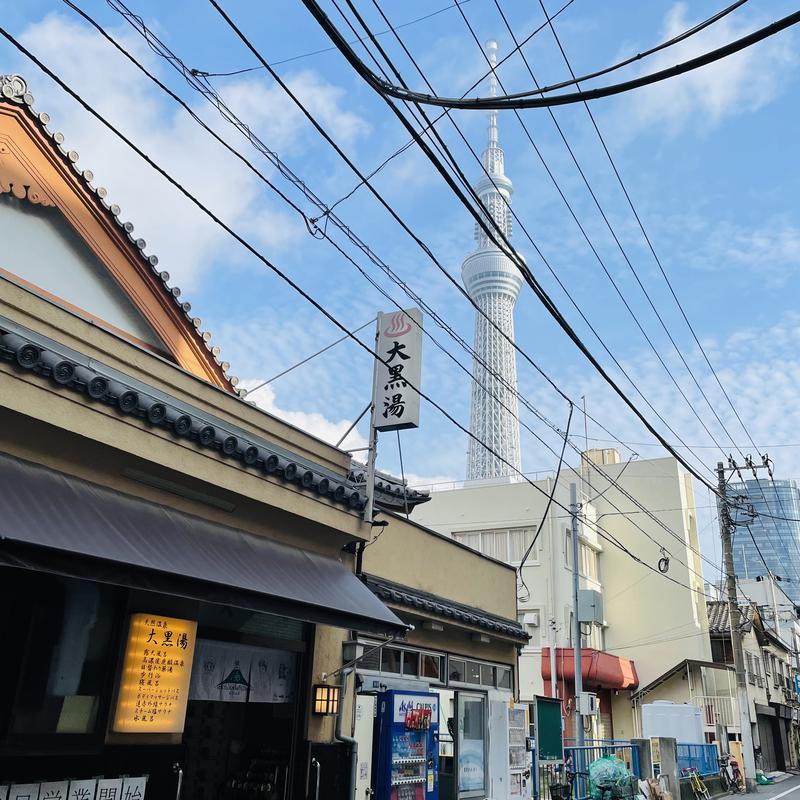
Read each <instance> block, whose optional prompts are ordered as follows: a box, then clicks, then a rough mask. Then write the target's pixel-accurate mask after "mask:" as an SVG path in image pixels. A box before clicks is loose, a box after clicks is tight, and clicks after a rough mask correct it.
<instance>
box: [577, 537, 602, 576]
mask: <svg viewBox="0 0 800 800" xmlns="http://www.w3.org/2000/svg"><path fill="white" fill-rule="evenodd" d="M580 562H581V563H580V574H581V575H583V576H584V577H585V578H590V579H591V580H594V581H596V580H598V579H599V571H598V569H597V551H595V550H594V549H593V548H591V547H590V546H589V545H588V544H584V543H583V542H581V543H580Z"/></svg>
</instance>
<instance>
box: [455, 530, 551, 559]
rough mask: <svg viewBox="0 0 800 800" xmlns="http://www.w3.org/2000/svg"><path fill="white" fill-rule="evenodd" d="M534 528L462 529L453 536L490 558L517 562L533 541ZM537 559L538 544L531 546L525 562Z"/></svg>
mask: <svg viewBox="0 0 800 800" xmlns="http://www.w3.org/2000/svg"><path fill="white" fill-rule="evenodd" d="M535 532H536V529H535V528H528V527H526V528H498V529H494V530H485V531H464V532H461V533H454V534H453V538H454V539H455V540H456V541H457V542H460V543H461V544H464V545H466V546H467V547H471V548H472V549H473V550H477V551H478V552H480V553H483V555H485V556H489V557H490V558H496V559H497V560H498V561H505V562H507V563H512V564H518V563H519V562H520V561H522V558H523V556H524V555H525V551H526V550H527V549H528V547H530V545H531V542H533V536H534V534H535ZM538 561H539V545H538V542H537V544H536V545H535V546H534V547H533V549H532V550H531V552H530V554H529V555H528V558H527V559H526V561H525V563H526V564H536V563H538Z"/></svg>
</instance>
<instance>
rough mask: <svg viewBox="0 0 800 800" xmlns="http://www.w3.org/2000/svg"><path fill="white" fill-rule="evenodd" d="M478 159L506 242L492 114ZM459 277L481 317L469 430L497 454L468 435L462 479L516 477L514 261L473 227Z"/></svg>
mask: <svg viewBox="0 0 800 800" xmlns="http://www.w3.org/2000/svg"><path fill="white" fill-rule="evenodd" d="M486 53H487V56H488V58H489V61H490V62H491V64H492V67H493V68H494V66H495V65H496V64H497V42H494V41H489V42H487V43H486ZM489 93H490V94H491V95H496V94H497V78H496V77H495V75H494V72H492V75H491V76H490V78H489ZM481 160H482V162H483V167H484V169H485V170H486V174H482V176H481V178H480V179H479V180H478V182H477V183H476V184H475V185H474V187H473V188H474V189H475V193H476V194H477V195H478V197H480V199H481V202H482V203H483V207H484V214H485V215H486V216H488V217H490V218H492V219H494V221H495V223H496V224H497V227H498V228H499V229H500V230H501V231H503V233H505V235H506V237H508V238H511V209H510V208H509V206H508V205H507V203H506V201H507V202H508V203H509V204H510V202H511V194H512V192H513V189H512V185H511V181H510V180H509V178H507V177H506V174H505V169H504V165H503V151H502V150H501V149H500V146H499V143H498V138H497V112H496V111H490V112H489V128H488V143H487V145H486V149H485V150H484V152H483V155H482V157H481ZM487 175H488V176H490V177H487ZM461 278H462V280H463V281H464V287H465V288H466V290H467V293H468V294H469V296H470V297H471V298H472V299H473V300H474V301H475V303H476V305H477V306H478V308H480V309H481V311H483V312H484V314H485V315H486V316H484V315H483V314H481V313H479V312H477V311H476V313H475V342H474V349H475V353H476V358H475V359H474V361H473V368H472V370H473V374H474V375H475V380H474V381H473V383H472V398H471V405H470V424H469V429H470V432H471V433H472V434H473V435H474V436H475V437H477V439H479V440H480V441H481V442H485V443H486V445H488V447H490V448H491V449H492V450H493V451H494V453H496V454H497V455H494V454H493V453H491V452H490V451H489V450H488V449H487V447H484V446H482V445H481V444H479V443H478V442H477V441H476V440H475V439H473V438H472V437H470V440H469V452H468V456H467V480H484V479H487V478H500V477H504V476H510V475H516V473H517V471H518V470H520V469H521V461H520V446H519V420H518V419H517V418H516V417H517V416H518V407H517V396H516V389H517V363H516V353H515V350H514V347H513V344H512V342H513V341H514V305H515V303H516V302H517V296H518V295H519V290H520V286H521V284H522V276H521V275H520V272H519V270H518V269H517V267H516V266H515V265H514V262H513V261H512V260H511V259H510V258H509V257H508V256H507V255H505V254H504V253H503V252H502V251H501V250H500V249H499V248H498V247H497V246H496V245H495V244H494V243H493V242H492V241H491V240H490V239H489V237H488V236H487V235H486V233H485V232H484V231H483V230H482V229H481V228H480V226H479V225H477V224H476V225H475V249H474V250H473V251H472V252H471V253H470V254H469V255H468V256H467V257H466V258H465V259H464V263H463V264H462V266H461ZM487 318H488V319H487ZM490 320H491V321H490ZM492 323H494V325H493V324H492ZM495 326H497V327H495ZM501 331H502V333H501ZM503 334H505V335H506V336H507V337H508V338H505V336H503ZM484 365H486V366H484ZM509 409H510V410H509ZM498 456H499V457H498ZM509 465H510V466H509Z"/></svg>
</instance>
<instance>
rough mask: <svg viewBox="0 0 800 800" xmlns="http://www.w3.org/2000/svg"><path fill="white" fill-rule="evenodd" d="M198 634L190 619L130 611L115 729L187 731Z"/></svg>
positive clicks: (122, 731) (128, 730) (149, 731)
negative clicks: (187, 712) (188, 703)
mask: <svg viewBox="0 0 800 800" xmlns="http://www.w3.org/2000/svg"><path fill="white" fill-rule="evenodd" d="M196 635H197V623H196V622H192V621H191V620H186V619H176V618H174V617H163V616H160V615H156V614H133V615H131V623H130V628H129V630H128V643H127V646H126V648H125V661H124V663H123V666H122V677H121V679H120V687H119V696H118V698H117V708H116V713H115V715H114V727H113V729H114V731H116V732H118V733H182V732H183V724H184V721H185V719H186V702H187V700H188V699H189V681H190V679H191V677H192V660H193V658H194V648H195V639H196ZM104 800H105V799H104ZM108 800H111V798H109V799H108Z"/></svg>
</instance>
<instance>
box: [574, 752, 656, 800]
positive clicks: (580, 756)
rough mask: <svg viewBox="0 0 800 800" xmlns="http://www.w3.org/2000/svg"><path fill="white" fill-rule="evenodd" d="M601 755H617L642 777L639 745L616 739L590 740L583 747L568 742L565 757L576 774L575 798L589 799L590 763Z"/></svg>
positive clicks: (633, 771) (579, 799)
mask: <svg viewBox="0 0 800 800" xmlns="http://www.w3.org/2000/svg"><path fill="white" fill-rule="evenodd" d="M567 741H570V740H567ZM601 756H616V757H617V758H619V759H620V760H621V761H623V762H624V763H625V766H627V768H628V769H629V770H630V771H631V772H632V773H633V774H634V775H635V776H636V777H637V778H640V777H641V775H640V773H639V746H638V745H635V744H631V743H630V742H628V741H621V740H620V741H617V740H614V739H593V740H588V741H587V742H586V744H585V745H584V746H583V747H572V746H570V745H569V744H567V745H566V746H565V747H564V759H565V760H569V761H568V763H569V764H570V769H569V771H570V772H571V773H573V775H574V778H573V786H572V797H573V800H587V798H588V797H589V765H590V764H591V763H592V762H593V761H595V760H596V759H598V758H600V757H601Z"/></svg>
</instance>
